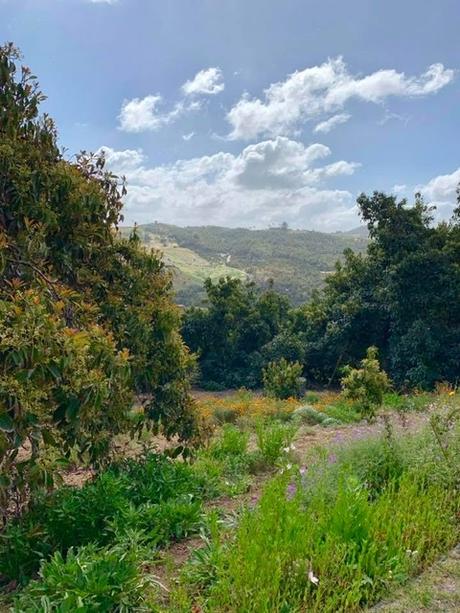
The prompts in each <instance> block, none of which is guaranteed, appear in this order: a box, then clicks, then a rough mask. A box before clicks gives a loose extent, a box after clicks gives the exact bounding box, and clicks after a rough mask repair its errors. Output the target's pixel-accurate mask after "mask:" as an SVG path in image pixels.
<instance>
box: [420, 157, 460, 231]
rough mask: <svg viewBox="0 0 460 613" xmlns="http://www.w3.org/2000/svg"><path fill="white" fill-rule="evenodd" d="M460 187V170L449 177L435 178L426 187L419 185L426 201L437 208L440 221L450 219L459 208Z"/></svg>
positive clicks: (448, 175) (440, 176)
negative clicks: (459, 195) (455, 209)
mask: <svg viewBox="0 0 460 613" xmlns="http://www.w3.org/2000/svg"><path fill="white" fill-rule="evenodd" d="M459 185H460V168H457V170H454V171H453V172H452V173H450V174H447V175H439V176H437V177H434V178H433V179H431V180H430V181H428V183H426V184H425V185H418V186H417V187H416V191H419V192H421V194H422V195H423V197H424V198H425V200H427V201H428V202H429V203H430V204H433V205H435V206H436V208H437V215H436V217H437V218H438V219H448V218H449V217H450V216H451V215H452V211H453V209H454V208H455V207H456V206H457V189H458V187H459Z"/></svg>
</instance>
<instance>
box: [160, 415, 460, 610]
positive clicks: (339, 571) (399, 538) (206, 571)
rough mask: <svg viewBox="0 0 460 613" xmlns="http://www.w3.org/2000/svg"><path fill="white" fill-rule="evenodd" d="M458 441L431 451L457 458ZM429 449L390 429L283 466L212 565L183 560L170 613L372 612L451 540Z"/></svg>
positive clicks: (453, 526) (449, 517)
mask: <svg viewBox="0 0 460 613" xmlns="http://www.w3.org/2000/svg"><path fill="white" fill-rule="evenodd" d="M446 418H447V419H450V417H448V416H447V417H446ZM458 436H459V432H458V425H457V430H455V429H453V430H450V433H449V436H448V437H447V438H445V439H444V440H443V443H442V444H443V445H446V448H448V449H449V450H450V451H452V452H454V449H455V450H456V451H455V453H456V454H458V451H459V447H458V445H459V438H458ZM438 445H439V443H438V441H437V437H436V436H435V435H434V434H433V431H431V432H430V431H427V432H424V433H422V434H420V435H417V436H415V437H406V438H398V439H397V438H395V437H394V434H393V432H392V430H391V429H389V430H387V433H386V434H385V436H384V437H383V438H381V439H376V440H371V441H362V442H359V443H354V444H353V445H351V446H347V447H344V448H341V449H336V450H335V452H334V453H332V454H326V455H324V456H319V457H316V459H313V458H310V462H309V463H308V465H307V466H306V467H305V466H301V467H300V469H299V466H293V467H292V468H286V466H285V467H284V470H283V471H282V473H280V474H278V475H277V476H276V477H275V478H273V480H272V481H271V482H270V483H269V484H268V486H267V488H266V489H265V491H264V493H263V495H262V498H261V499H260V501H259V504H258V505H257V507H256V508H255V509H252V508H248V509H245V510H244V511H243V513H242V516H241V517H240V520H239V524H238V527H237V529H236V531H235V532H234V533H233V534H231V535H229V534H228V533H226V532H225V531H223V532H222V531H221V532H220V533H218V534H216V535H215V536H214V540H213V541H212V542H211V543H210V544H208V548H209V549H210V550H211V551H212V555H211V554H210V555H209V556H208V557H207V556H205V555H204V554H202V553H200V555H199V557H198V556H197V558H192V560H191V562H190V565H191V566H192V568H193V574H190V572H189V571H188V569H187V568H186V569H185V571H184V575H183V576H184V583H183V588H182V590H178V593H177V594H176V596H175V598H176V599H175V600H174V601H173V606H172V608H171V610H180V611H186V610H190V609H189V608H187V607H190V606H195V607H199V608H201V609H202V610H203V611H226V610H229V609H233V610H244V611H270V610H272V611H283V610H291V611H302V610H305V609H307V610H312V611H331V612H332V611H339V610H358V609H360V608H361V607H365V606H366V605H371V604H372V603H374V602H375V601H376V600H377V599H379V598H381V597H382V595H384V594H385V593H386V592H387V591H388V589H389V588H391V587H392V586H394V585H397V584H399V583H402V582H404V581H405V580H406V579H407V578H408V577H410V576H411V575H413V574H414V573H417V572H419V571H420V570H421V569H422V568H424V567H425V566H426V565H427V564H429V563H430V562H431V561H432V560H433V559H434V557H435V556H436V555H438V553H439V552H440V551H442V550H445V549H446V548H449V547H451V546H453V545H454V544H455V543H456V542H457V541H458V538H459V536H460V532H459V524H458V509H459V504H460V500H459V497H458V491H457V490H456V488H457V484H458V471H457V470H456V467H455V465H454V464H451V463H450V462H449V461H446V460H445V456H443V454H439V446H438ZM456 457H457V458H458V455H457V456H456ZM209 549H208V551H209ZM210 565H212V568H210V567H209V566H210ZM200 569H201V572H200ZM194 577H196V578H198V582H197V583H198V585H197V586H196V585H194V584H193V580H194Z"/></svg>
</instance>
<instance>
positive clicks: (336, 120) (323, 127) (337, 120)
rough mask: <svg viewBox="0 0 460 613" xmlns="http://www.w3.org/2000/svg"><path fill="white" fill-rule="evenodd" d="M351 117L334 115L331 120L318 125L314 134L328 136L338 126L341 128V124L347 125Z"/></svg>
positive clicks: (341, 114) (344, 114) (340, 114)
mask: <svg viewBox="0 0 460 613" xmlns="http://www.w3.org/2000/svg"><path fill="white" fill-rule="evenodd" d="M350 117H351V115H349V114H348V113H339V114H338V115H332V117H329V119H326V120H325V121H320V123H318V124H316V126H315V129H314V130H313V132H323V133H324V134H327V133H328V132H330V131H331V130H332V129H333V128H335V127H336V126H339V125H340V124H341V123H346V122H347V121H348V120H349V119H350Z"/></svg>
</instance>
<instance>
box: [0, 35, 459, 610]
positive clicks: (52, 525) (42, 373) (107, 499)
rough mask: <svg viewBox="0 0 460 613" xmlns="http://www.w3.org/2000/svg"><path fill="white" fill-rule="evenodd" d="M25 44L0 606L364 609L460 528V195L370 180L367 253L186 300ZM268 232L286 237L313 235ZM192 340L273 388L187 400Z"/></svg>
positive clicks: (10, 247) (2, 423)
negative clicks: (401, 189)
mask: <svg viewBox="0 0 460 613" xmlns="http://www.w3.org/2000/svg"><path fill="white" fill-rule="evenodd" d="M19 61H20V57H19V54H18V52H17V50H16V49H15V48H14V47H13V46H12V45H6V46H4V47H1V48H0V205H1V207H0V513H1V519H2V526H1V530H0V589H1V590H2V592H3V594H2V595H1V596H0V600H1V601H2V602H1V605H3V604H4V605H5V606H6V607H10V610H16V611H50V612H52V611H62V612H66V611H69V612H70V611H82V612H84V611H94V610H99V611H107V612H109V611H120V612H121V611H136V610H138V611H142V610H146V611H148V610H151V611H158V612H160V611H165V612H166V611H174V612H175V613H176V612H181V611H183V612H184V613H185V612H187V613H188V612H189V611H203V613H204V612H207V611H209V612H211V611H212V612H214V611H216V612H220V611H222V612H224V611H229V610H237V611H248V612H250V611H254V612H256V611H257V612H259V611H280V612H287V611H299V612H300V611H304V610H310V611H325V612H328V611H331V612H332V611H343V610H349V611H353V610H358V609H361V608H364V607H367V606H370V605H372V604H373V603H375V602H376V601H378V600H379V599H381V598H382V597H384V596H385V595H386V594H387V592H388V591H389V590H390V589H392V588H393V587H395V586H398V585H400V584H402V583H404V582H405V581H407V580H408V579H409V578H410V577H412V576H414V575H416V574H417V573H419V572H421V571H423V570H424V569H425V568H426V567H427V566H428V565H429V564H430V563H431V562H432V561H433V560H434V559H435V557H436V556H437V555H439V553H441V552H445V551H446V550H448V549H449V548H451V547H452V546H453V545H454V544H456V543H457V542H458V540H459V538H460V523H459V518H460V497H459V492H460V468H459V467H460V462H459V457H460V417H459V395H458V393H457V390H456V385H457V382H458V377H459V374H460V373H459V365H460V354H459V347H460V342H459V341H460V311H459V309H460V306H459V305H460V300H459V298H460V271H459V267H458V262H459V255H460V252H459V248H460V207H459V208H458V209H457V210H456V211H455V213H454V216H453V218H452V219H451V221H450V222H449V223H443V224H439V225H437V226H434V225H433V224H432V219H431V216H430V215H431V210H430V208H429V207H428V206H426V205H425V204H424V202H423V201H422V200H421V198H420V197H417V198H416V201H415V204H414V206H413V207H408V206H407V203H406V202H405V201H401V202H397V201H396V199H395V198H394V197H389V196H386V195H385V194H381V193H374V195H373V196H372V197H367V196H365V195H362V196H361V197H360V198H359V199H358V204H359V207H360V211H361V215H362V217H363V220H364V221H365V222H366V224H367V228H368V231H369V235H370V242H369V244H368V248H367V253H366V254H356V253H352V252H351V251H348V252H347V253H346V256H345V261H344V263H342V264H337V266H336V271H335V272H334V274H332V275H330V276H329V277H328V279H327V281H326V285H325V287H324V289H323V290H322V291H321V292H317V293H316V294H315V295H314V297H313V299H312V300H311V301H310V302H308V303H306V304H304V305H303V306H300V307H295V308H293V307H292V306H291V304H290V302H289V301H288V299H287V298H286V297H285V296H284V295H281V294H279V293H277V292H275V291H274V290H273V287H272V286H271V284H268V287H267V288H266V289H264V290H263V291H262V290H261V289H260V288H259V289H258V288H257V286H256V285H255V284H254V283H252V282H247V280H246V279H245V278H244V277H243V278H232V277H227V278H222V279H219V280H218V281H215V282H213V281H212V280H211V279H207V280H206V282H205V289H206V292H207V296H208V307H207V308H206V309H202V308H192V309H190V310H188V311H186V312H185V313H184V315H183V317H181V315H180V312H179V310H178V309H177V307H176V306H175V305H174V304H173V302H172V295H171V285H172V281H171V275H170V273H169V272H168V270H167V269H166V267H165V265H164V263H163V261H162V260H161V258H160V256H159V255H158V253H157V252H156V251H146V250H145V249H144V248H143V247H142V245H141V239H140V235H139V232H140V231H139V230H134V231H133V232H132V233H131V234H130V235H129V237H125V238H121V237H120V236H119V232H118V225H119V223H120V222H121V220H122V216H121V207H122V197H123V195H124V193H125V186H124V181H123V179H122V178H118V177H116V176H114V175H112V174H110V173H108V172H106V171H105V169H104V159H103V157H97V156H93V155H91V154H87V153H84V152H83V153H81V154H80V155H79V156H77V158H76V159H75V161H68V160H66V159H64V157H63V155H62V153H60V151H59V150H58V147H57V136H56V130H55V128H54V124H53V122H52V121H51V119H50V118H49V117H47V116H46V115H45V116H40V114H39V107H40V103H41V102H42V100H43V95H42V94H41V92H40V90H39V88H38V84H37V82H36V79H35V77H34V76H33V75H31V73H30V72H29V70H28V69H27V68H21V69H19ZM19 71H20V72H19ZM215 230H216V229H214V231H215ZM203 232H204V234H205V235H206V232H207V230H206V229H205V230H203ZM229 232H230V235H232V234H231V232H232V231H229ZM267 233H268V235H269V236H270V237H271V236H273V237H275V238H274V239H273V240H271V242H270V241H269V244H270V245H271V246H272V247H273V246H279V258H280V260H283V258H284V255H285V253H286V251H285V250H284V251H283V248H282V246H281V245H282V243H283V242H284V243H285V244H286V245H288V243H289V242H290V241H291V239H292V237H293V236H294V237H295V240H297V238H298V237H299V236H300V237H301V240H303V239H302V236H303V234H302V233H298V234H297V233H291V232H290V231H289V230H288V229H287V228H286V227H282V228H279V229H276V230H270V231H267ZM223 234H225V233H223ZM247 236H248V235H246V239H247ZM279 237H282V238H279ZM283 237H284V238H283ZM191 240H192V242H193V241H195V242H196V243H197V244H201V243H200V241H201V238H200V234H198V235H197V236H194V237H193V236H192V239H191ZM353 240H354V239H353ZM192 246H193V245H192ZM256 247H257V246H254V245H252V247H251V249H256ZM259 247H260V246H259ZM259 247H257V249H258V248H259ZM277 248H278V247H277ZM287 248H289V246H288V247H287ZM257 249H256V250H257ZM247 253H252V252H251V250H250V249H249V251H248V252H247ZM299 254H300V255H302V252H301V251H299ZM208 255H209V254H208ZM226 264H228V262H227V261H226ZM236 264H237V265H239V264H238V262H236ZM302 291H303V290H302ZM180 326H182V334H183V337H182V336H181V329H180ZM187 347H190V349H191V350H192V351H193V352H195V353H196V357H195V356H194V355H193V354H192V353H190V351H189V349H188V348H187ZM377 356H379V358H380V360H381V362H382V365H380V363H379V360H378V359H377ZM195 360H197V361H198V363H199V367H200V373H199V378H200V382H201V384H202V385H206V386H207V387H208V388H212V389H214V390H219V389H221V388H224V387H229V386H232V387H233V386H234V387H241V386H247V387H248V388H257V387H260V386H261V385H262V384H264V387H265V394H266V395H262V393H258V392H254V391H250V390H248V389H240V390H239V391H238V392H234V393H225V394H221V395H211V394H208V395H206V394H205V393H203V392H201V394H200V395H199V397H198V400H197V402H196V403H194V402H193V401H192V399H191V396H190V394H189V391H190V381H191V377H192V376H193V375H194V372H195ZM387 373H388V374H387ZM390 377H391V382H392V384H391V385H390ZM340 378H341V382H342V391H341V392H338V391H330V390H329V391H326V390H324V389H320V388H319V384H321V383H325V382H326V383H328V387H331V386H332V385H335V386H336V385H337V383H338V381H339V379H340ZM307 383H308V384H309V385H310V384H312V383H314V384H315V388H316V389H317V391H314V392H312V391H310V392H305V390H304V387H305V385H306V384H307ZM337 389H338V388H337ZM433 389H435V390H436V391H435V392H433V391H432V390H433ZM421 390H425V391H423V392H422V391H421ZM136 395H137V399H138V402H137V405H136V404H134V400H135V397H136ZM415 412H417V415H415ZM363 417H366V418H368V420H369V421H371V420H373V421H374V422H375V421H376V420H377V419H379V418H380V419H381V422H380V423H373V424H363V423H358V422H360V421H361V420H362V418H363ZM395 423H397V424H398V433H396V429H395ZM421 423H424V424H425V427H424V428H421V427H420V424H421ZM134 436H136V442H135V443H133V442H132V441H131V439H133V438H134ZM121 443H122V444H121ZM178 443H180V444H178ZM130 444H131V446H130ZM117 445H119V446H117ZM160 445H161V446H162V447H163V448H164V451H163V452H159V451H158V446H160ZM122 448H123V449H125V452H122V451H120V449H122ZM179 456H181V457H179ZM72 469H77V473H75V472H73V473H72ZM76 474H77V476H78V477H79V480H78V483H76V484H72V483H71V481H72V477H75V475H76ZM262 481H263V482H264V485H263V486H261V483H262ZM219 499H220V500H219ZM232 499H235V500H232ZM211 501H213V502H212V505H211ZM199 534H200V535H201V536H202V537H203V543H204V545H203V547H201V548H198V549H197V551H196V552H195V553H193V554H192V556H191V558H190V560H188V561H185V562H184V560H183V557H184V556H182V560H181V561H179V562H178V563H177V564H176V568H175V572H174V566H175V565H174V563H173V564H172V565H170V568H169V569H168V568H166V564H165V560H166V559H167V553H166V552H167V550H168V548H169V550H170V551H171V548H172V547H173V546H174V544H175V543H177V542H178V541H183V540H186V539H188V538H189V537H190V536H195V537H196V536H197V535H199ZM160 565H162V566H161V567H160ZM181 566H182V568H180V567H181ZM171 569H172V570H171ZM162 572H163V575H164V576H165V578H166V579H165V582H168V580H169V578H170V577H169V574H173V575H174V581H171V582H169V584H168V586H165V585H164V584H163V579H162V578H161V577H162V575H161V573H162ZM11 607H12V608H11Z"/></svg>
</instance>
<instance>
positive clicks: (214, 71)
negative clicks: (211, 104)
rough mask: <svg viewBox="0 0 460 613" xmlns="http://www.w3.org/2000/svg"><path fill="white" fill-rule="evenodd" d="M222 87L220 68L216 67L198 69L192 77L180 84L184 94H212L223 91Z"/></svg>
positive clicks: (223, 85)
mask: <svg viewBox="0 0 460 613" xmlns="http://www.w3.org/2000/svg"><path fill="white" fill-rule="evenodd" d="M224 88H225V84H224V82H223V75H222V70H221V69H220V68H216V67H213V68H206V69H204V70H200V72H198V73H197V74H196V75H195V76H194V77H193V79H191V80H190V81H186V82H185V83H184V84H183V85H182V91H183V92H184V94H185V95H186V96H193V95H207V96H214V95H215V94H219V93H220V92H221V91H223V90H224Z"/></svg>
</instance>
